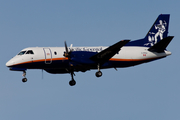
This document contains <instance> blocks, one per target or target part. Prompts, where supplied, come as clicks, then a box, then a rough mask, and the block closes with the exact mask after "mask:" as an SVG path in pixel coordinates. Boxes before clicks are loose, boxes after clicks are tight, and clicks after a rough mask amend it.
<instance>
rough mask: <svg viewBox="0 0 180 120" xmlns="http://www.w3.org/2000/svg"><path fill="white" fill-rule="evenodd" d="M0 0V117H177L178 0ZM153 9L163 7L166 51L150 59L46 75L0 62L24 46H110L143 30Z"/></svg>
mask: <svg viewBox="0 0 180 120" xmlns="http://www.w3.org/2000/svg"><path fill="white" fill-rule="evenodd" d="M177 1H178V0H171V1H170V0H167V1H164V0H158V1H157V0H143V1H142V0H136V1H134V0H113V1H112V0H111V1H110V0H66V1H65V0H64V1H62V0H51V1H50V0H29V1H26V0H1V1H0V16H1V17H0V38H1V44H0V50H1V56H0V60H1V62H0V75H1V79H0V119H1V120H57V119H60V120H70V119H71V120H179V119H180V93H179V91H180V79H179V78H180V77H179V75H180V74H179V72H180V64H179V60H180V54H179V46H180V40H179V38H180V34H179V31H180V30H179V28H180V23H179V21H180V13H179V11H180V7H179V5H180V1H178V2H177ZM159 14H170V26H169V35H171V36H175V37H174V39H173V40H172V42H171V43H170V44H169V46H168V48H167V49H168V50H169V51H171V52H172V55H171V56H168V57H166V58H163V59H160V60H157V61H153V62H150V63H146V64H142V65H138V66H134V67H129V68H118V71H116V70H114V69H107V70H102V72H103V76H102V77H100V78H96V77H95V72H96V70H91V71H88V72H86V73H81V72H78V73H75V74H76V76H75V80H76V82H77V84H76V85H75V86H74V87H70V86H69V80H70V79H71V76H70V75H69V74H56V75H52V74H49V73H46V72H45V71H44V72H42V71H41V70H28V71H27V76H26V77H27V78H28V82H27V83H22V81H21V79H22V72H16V71H9V69H8V68H7V67H6V66H5V63H6V62H7V61H8V60H9V59H11V58H12V57H13V56H15V55H16V54H17V53H18V52H19V51H20V50H22V49H24V48H26V47H36V46H39V47H43V46H45V47H49V46H51V47H58V46H60V47H63V46H64V41H65V40H66V41H67V44H68V46H70V44H73V46H109V45H112V44H114V43H116V42H118V41H119V40H123V39H131V40H136V39H140V38H143V37H144V36H145V35H146V34H147V32H148V30H149V29H150V27H151V26H152V24H153V23H154V21H155V20H156V18H157V17H158V15H159Z"/></svg>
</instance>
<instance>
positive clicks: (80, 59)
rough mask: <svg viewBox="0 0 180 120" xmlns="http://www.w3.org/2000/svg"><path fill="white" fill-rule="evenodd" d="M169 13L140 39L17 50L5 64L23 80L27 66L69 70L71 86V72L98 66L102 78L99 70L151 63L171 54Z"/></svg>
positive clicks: (58, 72)
mask: <svg viewBox="0 0 180 120" xmlns="http://www.w3.org/2000/svg"><path fill="white" fill-rule="evenodd" d="M169 17H170V15H169V14H161V15H159V16H158V18H157V19H156V21H155V22H154V24H153V25H152V27H151V28H150V30H149V31H148V33H147V35H146V36H145V37H144V38H143V39H139V40H134V41H130V40H121V41H119V42H117V43H115V44H113V45H111V46H109V47H102V46H100V47H73V46H72V45H71V46H70V47H67V44H66V42H65V45H64V47H29V48H25V49H23V50H22V51H20V53H19V54H17V55H16V56H15V57H13V58H12V59H11V60H9V61H8V62H7V63H6V66H7V67H9V68H10V70H13V71H22V72H23V77H24V78H23V79H22V81H23V82H26V81H27V78H26V70H27V69H42V70H45V71H46V72H48V73H52V74H64V73H69V74H70V75H71V78H72V79H71V80H70V81H69V85H71V86H74V85H75V84H76V81H75V80H74V75H75V74H74V72H79V71H80V72H86V71H88V70H91V69H97V72H96V74H95V75H96V77H101V76H102V72H101V71H100V70H101V69H107V68H115V69H116V68H123V67H130V66H135V65H139V64H142V63H146V62H151V61H154V60H157V59H161V58H164V57H166V56H168V55H171V52H169V51H167V50H166V47H167V46H168V44H169V43H170V42H171V40H172V39H173V36H168V27H169Z"/></svg>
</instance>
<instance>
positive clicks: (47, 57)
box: [43, 48, 52, 64]
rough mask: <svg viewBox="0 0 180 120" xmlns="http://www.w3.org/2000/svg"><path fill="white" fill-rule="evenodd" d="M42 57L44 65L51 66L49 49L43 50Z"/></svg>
mask: <svg viewBox="0 0 180 120" xmlns="http://www.w3.org/2000/svg"><path fill="white" fill-rule="evenodd" d="M43 50H44V55H45V64H51V63H52V53H51V49H50V48H43Z"/></svg>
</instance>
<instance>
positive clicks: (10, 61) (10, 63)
mask: <svg viewBox="0 0 180 120" xmlns="http://www.w3.org/2000/svg"><path fill="white" fill-rule="evenodd" d="M13 64H14V61H12V60H9V61H8V62H7V63H6V66H7V67H10V66H13Z"/></svg>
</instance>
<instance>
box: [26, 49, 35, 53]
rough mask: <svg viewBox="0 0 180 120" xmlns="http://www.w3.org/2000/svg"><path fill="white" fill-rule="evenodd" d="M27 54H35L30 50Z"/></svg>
mask: <svg viewBox="0 0 180 120" xmlns="http://www.w3.org/2000/svg"><path fill="white" fill-rule="evenodd" d="M26 54H34V52H33V51H32V50H28V51H27V52H26Z"/></svg>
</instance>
